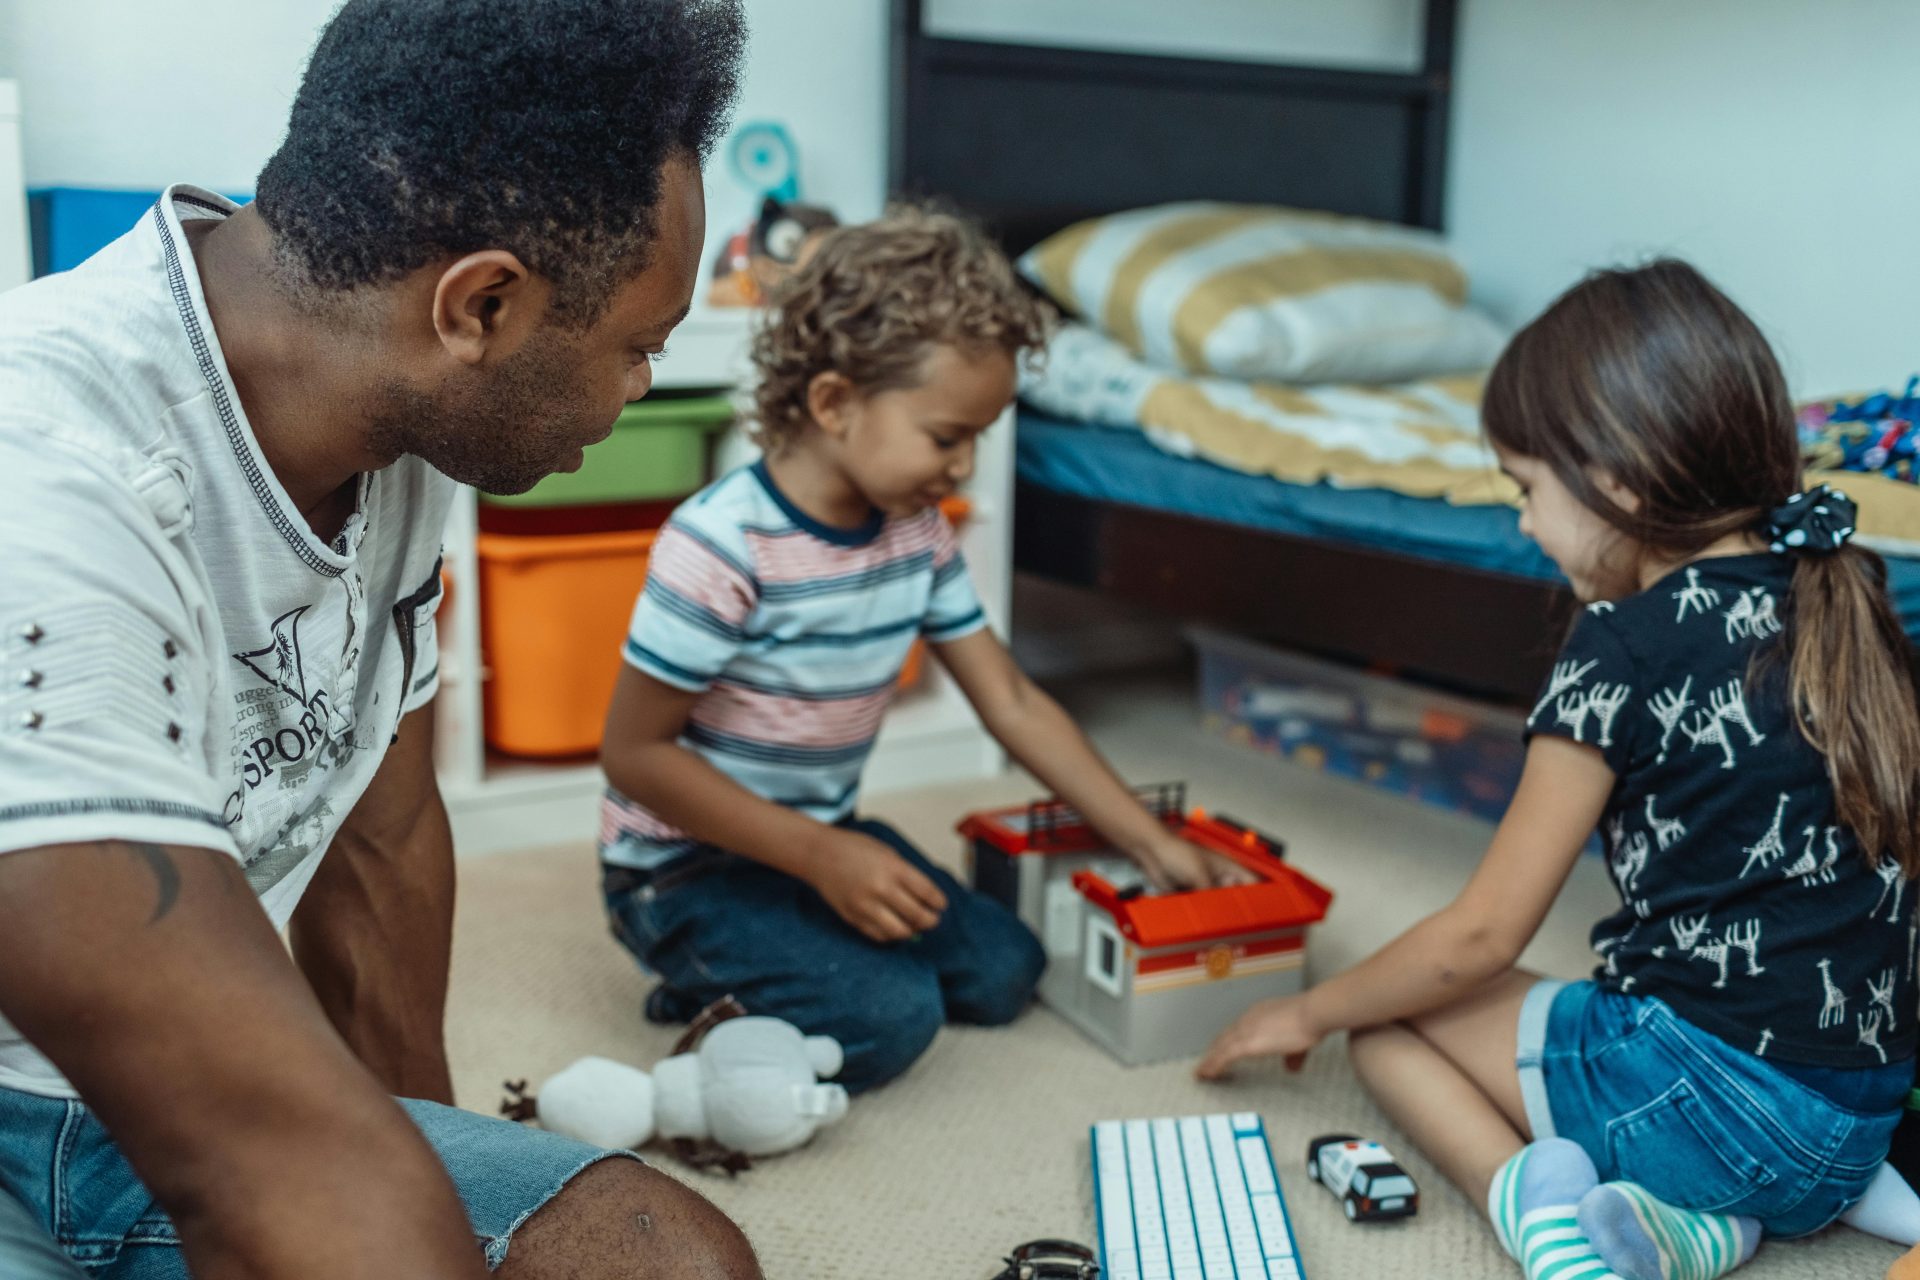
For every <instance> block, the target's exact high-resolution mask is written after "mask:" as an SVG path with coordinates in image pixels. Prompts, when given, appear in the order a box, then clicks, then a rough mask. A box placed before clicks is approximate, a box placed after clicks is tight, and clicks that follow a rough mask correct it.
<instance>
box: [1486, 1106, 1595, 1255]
mask: <svg viewBox="0 0 1920 1280" xmlns="http://www.w3.org/2000/svg"><path fill="white" fill-rule="evenodd" d="M1599 1181H1600V1175H1599V1174H1597V1173H1596V1172H1594V1168H1593V1161H1592V1160H1590V1159H1588V1158H1587V1153H1586V1152H1585V1151H1582V1150H1581V1149H1580V1146H1579V1144H1578V1143H1574V1142H1569V1141H1567V1140H1566V1139H1565V1138H1547V1139H1544V1140H1543V1141H1540V1142H1535V1143H1532V1144H1530V1145H1528V1146H1526V1147H1522V1148H1521V1149H1520V1151H1519V1153H1518V1154H1517V1155H1515V1156H1514V1157H1513V1159H1511V1160H1509V1161H1507V1162H1506V1163H1505V1164H1503V1165H1501V1166H1500V1168H1499V1169H1498V1170H1497V1171H1496V1172H1495V1173H1494V1175H1493V1183H1492V1185H1491V1186H1489V1187H1488V1188H1487V1217H1488V1219H1489V1220H1491V1221H1492V1223H1493V1230H1494V1234H1495V1235H1496V1236H1498V1237H1499V1239H1500V1247H1501V1248H1503V1249H1505V1250H1506V1251H1507V1253H1508V1254H1509V1255H1511V1256H1512V1257H1513V1258H1514V1259H1516V1260H1517V1261H1518V1262H1519V1263H1520V1266H1521V1268H1522V1269H1523V1270H1525V1271H1526V1273H1527V1280H1619V1277H1617V1276H1616V1275H1615V1274H1614V1273H1613V1271H1612V1270H1611V1269H1609V1268H1608V1266H1607V1264H1606V1263H1605V1262H1604V1261H1603V1260H1602V1259H1601V1257H1600V1255H1599V1254H1598V1253H1597V1252H1595V1251H1594V1248H1593V1246H1592V1245H1591V1244H1589V1243H1587V1238H1586V1236H1585V1235H1583V1234H1582V1233H1581V1231H1580V1222H1579V1218H1578V1216H1577V1214H1576V1213H1575V1208H1574V1207H1575V1206H1576V1205H1578V1204H1579V1203H1580V1198H1581V1197H1582V1196H1584V1195H1586V1194H1587V1193H1588V1192H1589V1191H1591V1190H1593V1188H1594V1186H1595V1184H1596V1183H1598V1182H1599Z"/></svg>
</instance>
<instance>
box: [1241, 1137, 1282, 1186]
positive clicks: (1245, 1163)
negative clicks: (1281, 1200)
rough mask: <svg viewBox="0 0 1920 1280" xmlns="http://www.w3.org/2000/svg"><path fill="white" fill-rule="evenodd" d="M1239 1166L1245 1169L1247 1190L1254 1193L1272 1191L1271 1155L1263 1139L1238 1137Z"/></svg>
mask: <svg viewBox="0 0 1920 1280" xmlns="http://www.w3.org/2000/svg"><path fill="white" fill-rule="evenodd" d="M1240 1167H1241V1168H1242V1169H1244V1170H1246V1174H1247V1190H1248V1191H1250V1192H1252V1193H1253V1194H1254V1195H1259V1194H1261V1193H1262V1192H1266V1193H1268V1194H1271V1193H1272V1192H1273V1190H1274V1184H1273V1157H1272V1156H1271V1155H1269V1154H1268V1152H1267V1144H1266V1142H1265V1141H1264V1140H1262V1139H1260V1138H1242V1139H1240Z"/></svg>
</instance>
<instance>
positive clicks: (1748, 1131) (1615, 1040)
mask: <svg viewBox="0 0 1920 1280" xmlns="http://www.w3.org/2000/svg"><path fill="white" fill-rule="evenodd" d="M1518 1030H1519V1054H1518V1066H1519V1068H1520V1086H1521V1093H1522V1095H1523V1096H1524V1097H1525V1099H1526V1104H1527V1119H1528V1120H1529V1122H1530V1123H1531V1124H1532V1126H1533V1136H1534V1137H1535V1138H1536V1139H1538V1138H1549V1137H1555V1136H1558V1137H1562V1138H1568V1139H1571V1140H1572V1141H1574V1142H1577V1143H1579V1144H1580V1145H1581V1146H1582V1147H1583V1148H1585V1149H1586V1152H1587V1154H1588V1155H1590V1156H1592V1157H1593V1162H1594V1164H1595V1165H1596V1166H1597V1167H1598V1168H1599V1170H1600V1180H1601V1181H1602V1182H1612V1181H1625V1182H1634V1183H1638V1184H1639V1185H1641V1186H1642V1187H1645V1188H1646V1189H1647V1190H1648V1191H1650V1192H1652V1193H1653V1194H1654V1195H1655V1196H1657V1197H1658V1198H1659V1199H1661V1200H1664V1201H1666V1202H1667V1203H1668V1204H1672V1205H1678V1206H1680V1207H1682V1208H1688V1209H1706V1210H1714V1211H1717V1212H1722V1213H1732V1214H1739V1215H1742V1216H1746V1217H1752V1218H1758V1219H1759V1220H1760V1225H1761V1226H1762V1228H1763V1229H1764V1230H1765V1231H1766V1233H1767V1234H1768V1235H1772V1236H1785V1237H1791V1236H1803V1235H1806V1234H1808V1233H1809V1232H1812V1231H1818V1230H1819V1229H1820V1228H1821V1227H1824V1226H1826V1225H1827V1224H1828V1223H1830V1222H1832V1221H1833V1220H1834V1219H1835V1218H1838V1217H1839V1216H1840V1215H1841V1214H1842V1213H1844V1212H1845V1211H1846V1210H1847V1209H1848V1208H1849V1207H1850V1206H1852V1205H1853V1204H1854V1202H1855V1201H1857V1200H1859V1199H1860V1197H1861V1196H1862V1195H1864V1194H1865V1193H1866V1189H1867V1184H1868V1183H1869V1182H1871V1181H1872V1180H1873V1175H1874V1172H1875V1170H1876V1169H1878V1168H1879V1166H1880V1163H1881V1161H1883V1160H1884V1159H1886V1155H1887V1146H1888V1144H1889V1143H1890V1142H1891V1141H1892V1138H1893V1130H1894V1126H1895V1125H1896V1124H1897V1123H1898V1121H1899V1118H1900V1112H1899V1109H1898V1107H1897V1106H1896V1107H1895V1108H1894V1109H1893V1110H1889V1111H1885V1112H1871V1113H1869V1112H1862V1111H1854V1110H1850V1109H1848V1108H1847V1107H1845V1106H1843V1105H1841V1104H1840V1103H1837V1102H1835V1101H1833V1099H1832V1098H1830V1097H1829V1096H1827V1095H1825V1094H1823V1093H1820V1092H1817V1091H1816V1090H1814V1089H1813V1088H1811V1087H1810V1086H1808V1085H1806V1084H1803V1083H1802V1082H1801V1081H1799V1080H1797V1079H1795V1078H1793V1077H1792V1076H1790V1075H1788V1074H1787V1073H1786V1072H1784V1071H1781V1070H1777V1069H1776V1068H1774V1067H1773V1066H1771V1065H1770V1064H1768V1063H1767V1062H1766V1061H1765V1060H1764V1059H1762V1058H1758V1057H1756V1056H1754V1055H1753V1054H1751V1053H1747V1052H1745V1051H1744V1050H1741V1049H1737V1048H1735V1047H1734V1046H1732V1045H1730V1044H1728V1043H1726V1042H1725V1041H1724V1040H1721V1039H1720V1038H1719V1037H1717V1036H1713V1035H1710V1034H1708V1033H1707V1032H1705V1031H1702V1030H1700V1029H1699V1028H1698V1027H1695V1026H1693V1025H1692V1024H1691V1023H1689V1022H1687V1021H1686V1020H1685V1019H1684V1018H1682V1017H1680V1016H1679V1015H1678V1014H1676V1013H1675V1012H1674V1011H1673V1010H1672V1009H1671V1008H1669V1007H1668V1006H1667V1005H1666V1003H1665V1002H1664V1001H1661V1000H1659V999H1657V998H1655V997H1652V996H1629V995H1622V994H1619V993H1618V992H1612V991H1603V990H1601V989H1600V988H1598V987H1596V986H1595V985H1594V984H1593V983H1591V982H1573V983H1560V982H1541V983H1539V984H1538V985H1536V986H1535V987H1534V989H1533V990H1532V991H1530V992H1529V993H1528V995H1527V998H1526V1001H1525V1003H1524V1004H1523V1005H1522V1007H1521V1011H1520V1023H1519V1028H1518ZM1882 1072H1884V1073H1886V1074H1887V1076H1888V1080H1889V1082H1890V1084H1891V1085H1892V1086H1893V1088H1892V1089H1891V1092H1892V1093H1893V1094H1895V1095H1899V1094H1903V1093H1904V1088H1900V1087H1898V1086H1899V1085H1900V1083H1901V1082H1902V1081H1904V1082H1906V1083H1911V1080H1912V1075H1913V1064H1912V1063H1911V1062H1907V1063H1894V1064H1890V1065H1889V1066H1887V1067H1885V1068H1871V1067H1870V1068H1863V1069H1862V1071H1861V1072H1860V1073H1859V1074H1860V1076H1861V1077H1862V1080H1861V1082H1862V1083H1863V1084H1865V1085H1873V1084H1877V1083H1878V1081H1877V1080H1869V1079H1867V1077H1869V1076H1874V1077H1877V1076H1879V1075H1880V1074H1881V1073H1882ZM1847 1074H1848V1075H1852V1074H1855V1073H1851V1072H1849V1073H1847ZM1865 1092H1870V1093H1888V1092H1889V1090H1880V1089H1868V1090H1865Z"/></svg>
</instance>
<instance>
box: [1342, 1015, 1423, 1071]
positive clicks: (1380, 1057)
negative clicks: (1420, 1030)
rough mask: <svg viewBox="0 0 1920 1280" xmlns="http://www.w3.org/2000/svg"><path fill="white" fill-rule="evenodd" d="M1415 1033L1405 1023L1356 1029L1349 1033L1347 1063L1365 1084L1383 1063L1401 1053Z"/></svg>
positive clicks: (1385, 1023) (1389, 1023)
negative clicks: (1369, 1076)
mask: <svg viewBox="0 0 1920 1280" xmlns="http://www.w3.org/2000/svg"><path fill="white" fill-rule="evenodd" d="M1413 1034H1414V1033H1413V1031H1412V1029H1411V1028H1409V1027H1408V1026H1407V1024H1406V1023H1404V1022H1383V1023H1381V1024H1380V1025H1379V1026H1377V1027H1356V1028H1354V1029H1353V1030H1352V1031H1349V1032H1347V1062H1348V1063H1349V1064H1351V1065H1352V1067H1353V1069H1354V1071H1355V1073H1356V1074H1358V1075H1359V1076H1360V1078H1361V1080H1362V1081H1363V1082H1364V1081H1365V1080H1366V1078H1367V1076H1368V1074H1369V1073H1371V1072H1372V1071H1374V1070H1375V1069H1376V1068H1377V1067H1378V1066H1379V1065H1380V1063H1381V1062H1382V1061H1384V1060H1386V1059H1389V1058H1391V1057H1392V1056H1393V1055H1395V1054H1396V1053H1399V1052H1401V1051H1402V1050H1403V1049H1404V1048H1405V1046H1406V1043H1407V1040H1408V1038H1409V1037H1412V1036H1413Z"/></svg>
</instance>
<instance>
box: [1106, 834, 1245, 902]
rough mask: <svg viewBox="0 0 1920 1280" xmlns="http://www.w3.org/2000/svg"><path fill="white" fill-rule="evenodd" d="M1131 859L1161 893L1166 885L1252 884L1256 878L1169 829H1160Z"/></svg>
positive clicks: (1202, 886)
mask: <svg viewBox="0 0 1920 1280" xmlns="http://www.w3.org/2000/svg"><path fill="white" fill-rule="evenodd" d="M1134 861H1135V862H1137V863H1139V864H1140V869H1141V870H1142V871H1144V872H1146V873H1147V879H1148V880H1150V881H1152V882H1153V887H1154V888H1155V889H1158V890H1160V891H1161V892H1163V893H1164V892H1166V891H1167V890H1170V889H1205V888H1209V887H1211V886H1213V885H1224V884H1252V883H1253V882H1254V881H1255V880H1256V879H1258V877H1257V876H1255V875H1254V874H1253V872H1251V871H1249V870H1247V869H1246V868H1245V867H1243V866H1241V865H1240V864H1239V863H1237V862H1234V861H1233V860H1232V859H1230V858H1223V857H1221V856H1220V855H1219V854H1217V853H1213V852H1211V851H1209V850H1206V849H1202V848H1201V847H1200V846H1199V845H1196V844H1190V843H1188V842H1187V841H1185V840H1182V839H1181V838H1180V837H1179V836H1176V835H1174V834H1173V833H1172V832H1171V831H1168V832H1164V833H1162V835H1161V836H1159V837H1158V838H1156V839H1155V840H1154V842H1153V843H1152V844H1151V845H1149V846H1147V848H1146V849H1144V850H1142V851H1141V852H1140V853H1139V854H1137V855H1135V857H1134Z"/></svg>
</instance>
